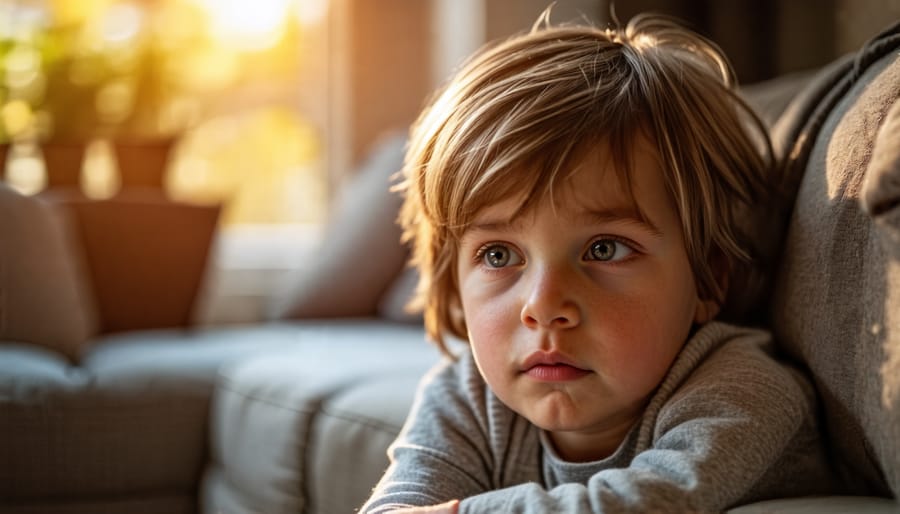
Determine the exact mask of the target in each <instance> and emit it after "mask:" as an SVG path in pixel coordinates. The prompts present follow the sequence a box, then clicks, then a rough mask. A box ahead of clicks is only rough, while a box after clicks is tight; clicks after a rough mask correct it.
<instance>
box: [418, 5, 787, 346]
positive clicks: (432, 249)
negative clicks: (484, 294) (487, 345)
mask: <svg viewBox="0 0 900 514" xmlns="http://www.w3.org/2000/svg"><path fill="white" fill-rule="evenodd" d="M642 134H643V135H645V136H646V137H647V139H648V140H649V141H651V142H652V144H655V146H656V150H657V152H658V155H659V158H660V160H661V161H662V165H663V175H664V181H665V186H666V188H667V190H668V192H669V194H670V195H671V197H672V199H673V201H674V204H675V205H676V206H677V211H678V214H679V216H680V218H681V225H682V229H683V232H684V243H685V247H686V249H687V253H688V256H689V259H690V262H691V267H692V270H693V273H694V277H695V280H696V281H697V287H698V294H699V295H700V297H701V298H711V299H715V300H717V301H719V302H720V303H724V302H725V301H726V297H725V295H726V291H725V289H726V288H725V287H724V286H725V284H729V285H730V286H733V285H735V284H736V283H740V281H741V279H742V276H746V275H747V274H748V273H749V271H748V269H749V266H748V264H749V262H751V257H752V254H753V251H752V245H751V241H748V240H747V239H749V238H748V237H747V232H748V231H747V230H746V229H745V228H744V227H742V226H741V223H742V222H744V221H746V220H745V218H746V216H747V214H748V212H749V209H748V207H749V206H751V205H753V204H754V203H756V202H757V201H758V200H759V199H760V198H761V197H762V195H764V194H765V193H766V187H767V186H766V179H765V176H766V172H767V171H768V170H769V169H770V163H769V160H770V157H769V155H771V149H770V145H769V140H768V138H767V136H766V132H765V129H764V127H763V125H762V123H761V122H760V121H759V119H758V118H757V117H756V115H755V114H754V113H753V112H752V110H751V109H750V108H749V107H748V106H747V105H746V104H745V103H744V102H743V101H742V100H741V98H740V97H739V96H738V95H737V94H736V92H735V80H734V74H733V71H732V69H731V67H730V64H729V63H728V61H727V60H726V58H725V57H724V55H723V54H722V52H721V51H720V50H719V48H718V47H717V46H716V45H715V44H714V43H712V42H711V41H709V40H707V39H705V38H703V37H701V36H699V35H697V34H695V33H692V32H690V31H688V30H686V29H684V28H682V27H681V26H679V25H678V24H677V23H676V22H674V21H673V20H671V19H669V18H665V17H660V16H653V15H640V16H637V17H635V18H634V19H632V20H631V21H630V22H629V23H628V24H627V25H625V26H624V27H616V28H609V29H599V28H596V27H591V26H566V25H560V26H551V25H550V24H549V22H548V21H547V19H546V13H545V15H544V16H542V18H541V19H540V20H538V23H537V24H535V27H534V28H533V29H532V30H531V31H530V32H528V33H525V34H522V35H519V36H516V37H513V38H511V39H508V40H506V41H503V42H501V43H499V44H497V45H496V46H493V47H489V48H487V49H485V50H482V51H481V52H479V53H477V54H476V55H475V56H473V57H472V58H471V59H470V60H469V61H468V62H467V63H465V64H464V66H463V67H462V68H461V69H460V70H459V71H458V72H457V73H456V75H455V76H454V77H453V78H452V79H451V80H450V81H449V83H447V84H446V85H445V87H444V88H443V89H441V90H439V91H438V92H437V95H436V96H435V97H434V98H433V100H432V101H431V103H430V105H429V106H428V107H427V108H426V109H425V110H424V111H423V112H422V114H421V115H420V117H419V119H418V120H417V121H416V123H415V124H414V125H413V128H412V131H411V137H410V143H409V148H408V150H407V154H406V159H405V163H404V169H403V175H404V181H403V183H402V184H401V185H400V188H401V190H403V191H404V193H405V198H404V204H403V207H402V210H401V214H400V223H401V225H402V227H403V229H404V238H405V239H406V240H408V241H411V242H412V251H413V253H412V263H413V264H414V265H416V266H418V268H419V272H420V281H419V287H418V289H417V296H416V298H415V299H414V302H413V304H412V305H413V306H414V307H418V308H421V309H423V310H424V317H425V327H426V330H427V333H428V336H429V337H430V338H431V339H432V340H434V341H435V342H436V343H437V344H438V345H439V346H440V347H441V348H442V349H443V350H445V351H446V347H445V346H444V335H445V334H447V333H449V334H452V335H454V336H456V337H459V338H461V339H466V327H465V320H464V319H463V317H462V313H461V306H460V303H459V291H458V285H457V277H456V264H457V262H456V260H457V255H458V243H459V240H460V237H461V235H462V234H463V232H465V230H466V228H467V227H468V225H469V224H470V223H471V221H472V219H473V217H474V216H475V215H476V213H478V212H479V210H481V209H482V208H484V207H485V206H488V205H491V204H493V203H495V202H497V201H499V200H502V199H505V198H509V197H510V196H512V195H513V194H515V193H522V192H525V193H527V195H526V198H528V199H527V200H526V201H525V204H524V205H522V206H521V207H520V210H521V209H527V208H528V207H529V206H530V205H533V204H534V203H535V202H536V201H538V200H537V199H538V198H541V197H543V196H544V195H546V194H548V193H552V191H553V188H554V185H555V184H556V183H557V181H558V179H559V178H560V176H561V175H560V174H561V172H563V171H564V170H567V169H568V168H569V167H570V166H571V165H572V164H574V163H576V162H577V158H578V157H579V156H580V155H583V154H582V152H584V151H589V150H592V149H593V147H595V146H599V143H602V142H606V143H608V144H607V145H604V147H605V148H609V151H610V155H609V157H610V158H612V159H613V163H614V165H615V168H616V170H617V172H618V173H619V176H620V180H622V181H623V184H626V185H627V186H628V188H629V189H630V180H629V176H630V166H631V150H632V146H633V141H634V140H635V139H636V137H638V136H640V135H642ZM761 148H763V149H765V150H766V151H765V152H762V151H760V149H761ZM723 276H727V279H726V280H727V282H724V283H723V280H722V278H723ZM728 289H732V287H729V288H728Z"/></svg>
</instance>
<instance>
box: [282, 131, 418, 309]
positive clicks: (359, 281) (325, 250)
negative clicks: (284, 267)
mask: <svg viewBox="0 0 900 514" xmlns="http://www.w3.org/2000/svg"><path fill="white" fill-rule="evenodd" d="M404 149H405V138H404V137H403V136H402V135H395V136H392V137H390V138H388V139H386V140H384V141H383V142H381V143H380V144H379V145H378V146H377V147H376V148H375V150H374V151H373V153H372V154H371V156H370V157H369V159H368V160H367V161H366V163H365V164H364V165H363V166H362V168H361V169H360V170H359V171H358V172H357V174H356V175H355V176H354V177H353V179H352V181H351V182H350V183H348V184H347V185H346V186H345V187H344V189H343V190H342V191H341V192H340V194H339V195H338V197H337V202H336V205H335V209H334V214H333V216H332V218H331V220H330V221H329V223H328V224H327V226H326V228H325V231H324V237H323V238H322V245H321V247H320V248H318V249H317V251H316V252H315V253H314V254H313V255H314V260H313V262H311V263H306V264H305V265H304V266H303V267H302V268H301V271H300V272H299V273H297V274H295V275H294V276H292V277H290V278H289V279H288V280H287V281H286V287H284V288H283V289H282V290H281V291H279V292H277V294H276V295H275V298H274V301H273V302H272V303H271V304H270V305H269V306H268V308H267V311H268V312H267V316H268V317H269V318H275V319H278V318H294V319H299V318H323V317H325V318H327V317H354V316H355V317H362V316H374V315H376V314H378V310H379V302H380V301H381V299H382V296H384V295H385V294H386V293H387V292H388V291H389V289H390V287H391V285H392V284H393V283H394V280H395V278H397V277H398V275H400V272H401V271H402V269H403V266H404V264H405V262H406V258H407V250H406V248H405V247H404V246H403V245H401V243H400V227H399V226H398V225H397V223H396V221H397V215H398V213H399V210H400V203H401V197H400V195H399V194H397V193H393V192H391V191H390V187H391V184H392V182H391V181H392V178H393V177H394V175H395V174H396V173H397V172H398V171H399V170H400V169H401V167H402V165H403V153H404Z"/></svg>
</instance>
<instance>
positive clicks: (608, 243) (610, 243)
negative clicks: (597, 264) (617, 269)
mask: <svg viewBox="0 0 900 514" xmlns="http://www.w3.org/2000/svg"><path fill="white" fill-rule="evenodd" d="M632 253H634V250H633V249H632V248H631V247H630V246H628V245H627V244H625V243H623V242H622V241H619V240H617V239H610V238H603V239H597V240H595V241H594V242H592V243H591V245H590V246H589V247H588V249H587V252H585V254H584V258H585V260H589V261H604V262H609V261H620V260H622V259H624V258H626V257H628V256H629V255H631V254H632Z"/></svg>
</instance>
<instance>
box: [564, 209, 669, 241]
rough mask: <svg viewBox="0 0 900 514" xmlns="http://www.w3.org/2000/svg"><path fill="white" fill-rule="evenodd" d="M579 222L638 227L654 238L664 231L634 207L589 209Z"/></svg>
mask: <svg viewBox="0 0 900 514" xmlns="http://www.w3.org/2000/svg"><path fill="white" fill-rule="evenodd" d="M577 221H578V222H579V223H582V224H585V225H595V224H604V223H624V224H628V225H636V226H638V227H640V228H642V229H644V230H646V231H647V232H648V233H650V234H651V235H653V236H657V237H659V236H662V235H663V233H662V231H661V230H660V229H659V228H658V227H657V226H656V225H654V224H653V222H652V221H650V220H649V219H647V217H646V216H642V215H641V214H640V212H639V211H638V210H637V209H636V208H634V207H617V208H612V209H589V210H585V211H584V212H582V213H581V215H579V217H578V219H577Z"/></svg>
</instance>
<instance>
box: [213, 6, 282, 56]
mask: <svg viewBox="0 0 900 514" xmlns="http://www.w3.org/2000/svg"><path fill="white" fill-rule="evenodd" d="M195 1H196V2H197V3H198V4H199V5H200V6H202V7H203V8H204V9H205V10H206V12H207V13H208V14H209V17H210V21H211V29H212V34H213V36H214V37H215V38H216V39H218V40H219V41H221V42H222V43H225V44H228V45H232V46H234V47H236V48H239V49H243V50H250V51H255V50H264V49H266V48H270V47H272V46H273V45H275V44H276V43H277V42H278V41H279V39H281V37H282V35H283V34H284V29H285V23H286V19H287V17H288V15H289V9H290V7H291V4H292V3H293V2H292V1H291V0H254V1H253V2H252V3H250V2H246V1H243V0H195Z"/></svg>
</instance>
